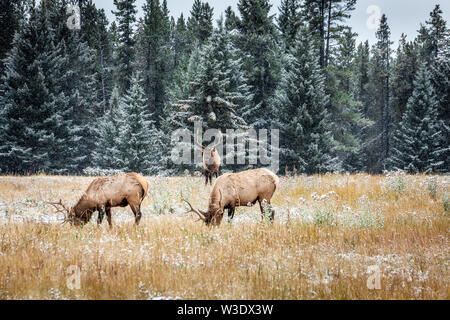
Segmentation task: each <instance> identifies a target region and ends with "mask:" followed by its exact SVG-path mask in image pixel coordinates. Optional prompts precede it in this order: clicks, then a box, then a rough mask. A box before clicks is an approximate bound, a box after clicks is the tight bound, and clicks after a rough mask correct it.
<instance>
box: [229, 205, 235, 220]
mask: <svg viewBox="0 0 450 320" xmlns="http://www.w3.org/2000/svg"><path fill="white" fill-rule="evenodd" d="M235 210H236V208H235V207H229V208H228V219H229V220H232V219H233V218H234V211H235Z"/></svg>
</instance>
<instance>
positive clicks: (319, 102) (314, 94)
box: [273, 29, 334, 173]
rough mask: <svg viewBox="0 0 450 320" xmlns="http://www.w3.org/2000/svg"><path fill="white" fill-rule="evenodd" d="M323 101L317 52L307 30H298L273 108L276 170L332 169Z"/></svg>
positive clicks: (323, 95)
mask: <svg viewBox="0 0 450 320" xmlns="http://www.w3.org/2000/svg"><path fill="white" fill-rule="evenodd" d="M326 101H327V97H326V95H325V91H324V77H323V75H322V73H321V72H320V67H319V63H318V59H317V52H316V50H315V49H314V45H313V42H312V39H311V36H310V35H309V31H308V30H307V29H300V31H299V33H298V35H297V39H296V41H295V44H294V46H293V47H292V48H291V50H290V53H289V54H288V55H287V56H286V67H285V69H284V71H283V74H282V78H281V83H280V87H279V89H278V90H277V92H276V94H275V97H274V101H273V106H274V113H275V114H276V120H275V121H274V125H276V126H277V127H278V128H279V129H280V155H281V159H280V167H281V168H284V167H285V166H288V168H289V170H293V168H294V167H295V168H296V169H297V171H298V172H304V173H321V172H326V171H330V170H333V169H334V159H333V158H332V157H331V155H330V153H331V152H332V148H333V140H332V137H331V134H330V127H329V124H328V119H327V116H328V115H327V111H326V109H325V106H326Z"/></svg>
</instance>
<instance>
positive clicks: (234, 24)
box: [225, 6, 240, 31]
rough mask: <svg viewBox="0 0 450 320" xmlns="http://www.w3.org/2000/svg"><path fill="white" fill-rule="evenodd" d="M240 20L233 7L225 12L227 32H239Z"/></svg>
mask: <svg viewBox="0 0 450 320" xmlns="http://www.w3.org/2000/svg"><path fill="white" fill-rule="evenodd" d="M239 22H240V21H239V18H238V16H237V15H236V13H235V12H234V11H233V9H232V8H231V6H229V7H227V9H226V10H225V29H226V30H227V31H233V30H237V29H238V27H239Z"/></svg>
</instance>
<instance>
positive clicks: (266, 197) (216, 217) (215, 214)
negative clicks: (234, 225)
mask: <svg viewBox="0 0 450 320" xmlns="http://www.w3.org/2000/svg"><path fill="white" fill-rule="evenodd" d="M278 184H279V179H278V177H277V175H276V174H274V173H273V172H272V171H270V170H267V169H255V170H248V171H243V172H239V173H226V174H224V175H222V176H220V177H219V178H218V179H217V180H216V183H215V184H214V187H213V189H212V191H211V193H210V195H209V201H208V202H209V203H208V211H202V210H197V209H194V208H193V207H192V205H191V204H190V203H189V202H188V201H187V200H185V199H183V201H185V202H186V203H187V204H188V205H189V207H190V210H189V211H187V212H186V213H189V212H194V213H196V214H197V215H198V216H199V217H200V219H201V220H203V221H204V222H205V223H206V225H210V224H213V225H216V226H218V225H220V222H221V221H222V218H223V214H224V210H225V209H227V210H228V217H229V218H230V219H233V217H234V211H235V208H236V207H239V206H248V205H250V204H251V205H253V204H255V203H256V201H258V202H259V207H260V209H261V214H262V216H263V218H264V201H266V202H267V204H268V205H269V208H270V209H271V212H272V213H271V216H270V220H271V221H272V222H273V219H274V216H275V211H274V210H273V209H272V206H271V204H270V201H271V199H272V196H273V194H274V193H275V191H276V189H277V188H278Z"/></svg>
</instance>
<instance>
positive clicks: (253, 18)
mask: <svg viewBox="0 0 450 320" xmlns="http://www.w3.org/2000/svg"><path fill="white" fill-rule="evenodd" d="M238 9H239V12H240V15H241V18H240V21H241V22H240V23H239V31H240V32H239V35H238V36H236V43H237V46H238V47H239V49H240V50H241V51H242V52H243V54H244V57H245V58H244V60H243V68H244V71H245V76H246V78H247V79H248V84H249V85H250V86H251V87H252V90H253V94H254V95H253V101H252V104H251V107H252V109H249V110H247V111H246V113H245V116H244V119H245V121H246V122H247V124H249V125H250V127H252V128H254V129H261V128H267V127H269V126H270V122H271V120H272V118H273V117H272V115H271V112H272V109H271V108H270V105H269V104H268V101H269V100H270V99H271V98H272V96H273V94H274V92H275V89H276V86H277V83H278V77H279V74H280V56H281V52H280V48H279V46H278V44H277V38H278V35H277V30H276V27H275V24H274V23H273V17H272V16H271V15H269V13H270V9H271V5H270V4H269V1H268V0H240V1H239V3H238Z"/></svg>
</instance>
